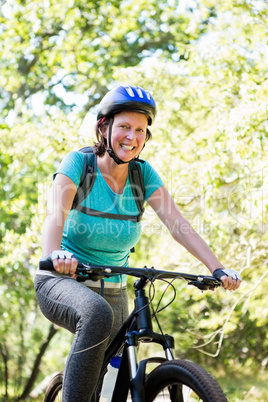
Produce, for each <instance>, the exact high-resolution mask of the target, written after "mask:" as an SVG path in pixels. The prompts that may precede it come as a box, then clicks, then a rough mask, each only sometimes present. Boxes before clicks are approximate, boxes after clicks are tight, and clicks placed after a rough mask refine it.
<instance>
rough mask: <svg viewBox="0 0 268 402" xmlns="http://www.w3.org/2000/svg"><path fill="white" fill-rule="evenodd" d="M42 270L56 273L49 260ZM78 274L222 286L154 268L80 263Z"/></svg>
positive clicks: (204, 278) (42, 263)
mask: <svg viewBox="0 0 268 402" xmlns="http://www.w3.org/2000/svg"><path fill="white" fill-rule="evenodd" d="M39 268H40V270H46V271H54V267H53V263H52V261H49V260H43V261H40V262H39ZM76 274H77V275H78V277H80V278H82V279H84V280H87V279H92V277H94V278H95V279H94V280H96V276H97V277H98V276H100V277H110V276H111V275H114V274H126V275H130V276H134V277H137V278H142V277H143V278H147V279H149V280H155V279H184V280H186V281H187V282H188V285H193V286H196V287H197V288H199V289H200V290H208V289H214V288H216V287H220V286H222V282H221V280H220V279H217V278H214V277H213V276H206V275H191V274H186V273H182V272H171V271H162V270H158V269H155V268H154V267H151V268H147V267H146V266H145V267H143V268H131V267H118V266H110V265H105V266H100V265H88V264H83V263H80V262H79V263H78V266H77V269H76Z"/></svg>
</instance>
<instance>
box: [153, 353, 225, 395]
mask: <svg viewBox="0 0 268 402" xmlns="http://www.w3.org/2000/svg"><path fill="white" fill-rule="evenodd" d="M145 400H146V402H153V401H154V402H168V401H170V402H190V401H192V402H193V401H195V402H196V401H203V402H228V401H227V399H226V396H225V395H224V393H223V392H222V390H221V388H220V386H219V384H218V383H217V381H216V380H215V379H214V378H213V377H212V376H211V375H210V374H208V373H207V372H206V371H205V370H204V369H203V368H202V367H200V366H198V365H197V364H195V363H192V362H189V361H185V360H171V361H167V362H164V363H162V364H160V365H159V366H157V367H156V368H155V369H154V370H153V371H152V372H151V373H150V374H149V375H148V377H147V378H146V382H145Z"/></svg>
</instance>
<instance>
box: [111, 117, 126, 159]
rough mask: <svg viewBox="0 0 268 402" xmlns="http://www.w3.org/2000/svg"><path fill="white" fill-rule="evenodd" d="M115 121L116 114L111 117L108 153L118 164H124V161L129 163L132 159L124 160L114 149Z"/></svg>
mask: <svg viewBox="0 0 268 402" xmlns="http://www.w3.org/2000/svg"><path fill="white" fill-rule="evenodd" d="M113 122H114V116H112V117H111V118H110V122H109V129H108V130H109V131H108V149H106V151H107V153H108V155H109V156H110V157H111V158H112V159H113V160H114V161H115V163H117V165H122V164H124V163H129V162H130V161H127V162H124V161H122V160H121V159H120V158H118V156H116V155H115V153H114V150H113V148H112V127H113Z"/></svg>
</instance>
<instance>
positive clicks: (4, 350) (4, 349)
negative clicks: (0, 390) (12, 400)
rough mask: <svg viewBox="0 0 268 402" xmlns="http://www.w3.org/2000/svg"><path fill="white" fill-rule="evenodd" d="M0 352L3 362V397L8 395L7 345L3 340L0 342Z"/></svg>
mask: <svg viewBox="0 0 268 402" xmlns="http://www.w3.org/2000/svg"><path fill="white" fill-rule="evenodd" d="M0 353H1V355H2V358H3V362H4V372H5V379H4V382H5V397H6V398H7V397H8V350H7V347H6V345H5V343H4V342H3V343H2V344H0Z"/></svg>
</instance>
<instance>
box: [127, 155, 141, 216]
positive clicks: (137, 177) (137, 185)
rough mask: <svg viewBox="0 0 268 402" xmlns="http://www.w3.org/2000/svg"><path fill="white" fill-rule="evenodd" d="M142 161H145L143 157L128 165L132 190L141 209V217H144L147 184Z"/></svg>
mask: <svg viewBox="0 0 268 402" xmlns="http://www.w3.org/2000/svg"><path fill="white" fill-rule="evenodd" d="M140 163H144V161H143V160H142V159H137V160H136V161H131V162H130V164H129V166H128V172H129V181H130V185H131V190H132V193H133V196H134V199H135V202H136V205H137V208H138V210H139V214H140V217H142V215H143V213H144V203H145V186H144V180H143V175H142V171H141V166H140Z"/></svg>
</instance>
